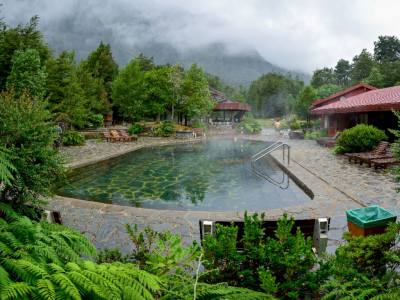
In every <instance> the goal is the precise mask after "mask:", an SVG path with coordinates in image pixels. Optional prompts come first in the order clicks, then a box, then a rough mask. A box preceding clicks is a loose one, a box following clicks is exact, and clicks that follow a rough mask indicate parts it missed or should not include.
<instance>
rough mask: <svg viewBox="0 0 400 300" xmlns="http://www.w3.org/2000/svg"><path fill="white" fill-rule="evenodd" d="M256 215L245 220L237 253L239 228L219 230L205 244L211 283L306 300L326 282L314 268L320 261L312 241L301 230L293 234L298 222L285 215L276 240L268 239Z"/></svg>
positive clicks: (207, 238) (208, 237)
mask: <svg viewBox="0 0 400 300" xmlns="http://www.w3.org/2000/svg"><path fill="white" fill-rule="evenodd" d="M263 217H264V216H263V215H261V218H260V217H259V216H258V215H257V214H255V215H253V216H248V215H247V214H245V217H244V234H243V238H242V240H241V241H239V242H240V243H242V245H243V251H241V252H238V251H237V249H236V243H237V234H238V228H237V227H235V226H230V227H224V226H218V225H217V226H216V232H215V235H214V236H211V235H208V236H206V237H205V239H204V241H203V249H204V257H205V262H204V266H205V268H206V270H207V271H208V272H209V276H208V281H210V282H227V283H228V284H231V285H235V286H242V287H246V288H251V289H254V290H259V291H260V290H263V291H265V292H267V293H274V294H275V295H276V296H278V297H285V298H292V299H304V297H305V295H307V294H308V293H312V292H313V291H314V290H315V289H316V288H317V287H318V284H319V283H320V281H322V280H323V278H322V277H321V276H320V273H319V272H318V271H314V270H313V268H314V266H315V264H316V263H317V259H316V258H315V256H314V253H313V251H312V244H311V239H309V238H307V239H306V238H304V236H303V234H302V233H301V232H300V231H299V230H298V231H297V232H296V233H295V234H292V233H291V232H292V228H293V226H294V220H293V219H289V218H288V217H287V216H286V215H284V216H283V217H282V218H281V219H280V220H279V221H278V228H277V230H276V232H275V237H274V238H271V237H266V236H265V233H264V230H263V228H262V220H263Z"/></svg>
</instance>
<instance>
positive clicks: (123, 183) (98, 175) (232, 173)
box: [59, 139, 309, 211]
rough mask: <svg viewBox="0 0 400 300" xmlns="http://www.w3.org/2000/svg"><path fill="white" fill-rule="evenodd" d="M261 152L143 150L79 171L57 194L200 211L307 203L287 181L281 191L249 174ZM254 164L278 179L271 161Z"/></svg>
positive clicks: (212, 143) (211, 143)
mask: <svg viewBox="0 0 400 300" xmlns="http://www.w3.org/2000/svg"><path fill="white" fill-rule="evenodd" d="M265 146H267V145H266V143H265V142H259V141H248V140H241V139H239V140H233V139H223V140H217V139H211V140H207V141H205V142H202V143H197V144H186V145H174V146H159V147H152V148H143V149H140V150H137V151H134V152H132V153H130V154H128V155H124V156H123V157H120V158H118V159H113V160H111V161H108V162H105V163H99V164H97V165H95V166H94V167H93V166H92V167H90V168H83V169H80V170H79V171H78V172H75V173H79V176H76V177H72V178H71V182H70V184H68V185H67V186H65V187H63V188H62V189H60V190H59V194H61V195H63V196H68V197H73V198H80V199H86V200H92V201H100V202H105V203H113V204H119V205H128V206H136V207H146V208H157V209H175V210H206V211H207V210H213V211H243V210H260V209H269V208H278V207H288V206H292V205H296V204H300V203H303V202H305V201H308V200H309V197H308V196H307V195H306V194H305V193H304V192H303V191H302V190H301V189H300V188H299V187H298V186H297V185H296V184H294V183H293V182H292V181H291V180H290V181H289V188H288V189H281V188H279V187H278V186H275V185H273V184H271V183H270V182H268V181H266V180H265V179H262V178H260V177H258V176H256V175H255V174H254V173H253V172H252V171H251V168H250V158H251V155H252V154H254V153H256V152H257V151H259V150H260V149H262V148H263V147H265ZM258 163H261V167H262V169H263V170H264V172H265V173H266V174H267V175H269V176H270V177H272V178H274V179H276V180H278V178H281V177H282V175H283V173H282V172H283V171H282V170H281V169H280V168H279V167H278V166H277V165H276V163H275V162H274V161H273V159H272V158H270V157H267V158H266V159H264V160H263V161H260V162H258Z"/></svg>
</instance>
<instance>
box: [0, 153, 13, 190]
mask: <svg viewBox="0 0 400 300" xmlns="http://www.w3.org/2000/svg"><path fill="white" fill-rule="evenodd" d="M13 172H15V167H14V165H13V164H12V163H11V155H10V151H8V150H7V149H6V148H4V147H2V146H0V186H1V185H2V184H4V185H11V180H12V179H14V176H13V175H12V173H13ZM1 189H2V187H1V188H0V191H1Z"/></svg>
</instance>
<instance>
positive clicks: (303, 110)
mask: <svg viewBox="0 0 400 300" xmlns="http://www.w3.org/2000/svg"><path fill="white" fill-rule="evenodd" d="M317 98H318V96H317V93H316V91H315V90H314V88H313V87H312V86H310V85H308V86H306V87H304V88H303V89H302V90H301V92H300V94H299V97H298V99H297V102H296V105H295V110H296V114H297V115H298V116H299V117H300V118H303V119H306V118H307V117H308V116H309V109H310V106H311V104H312V103H313V101H314V100H315V99H317Z"/></svg>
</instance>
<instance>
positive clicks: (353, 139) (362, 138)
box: [334, 124, 387, 153]
mask: <svg viewBox="0 0 400 300" xmlns="http://www.w3.org/2000/svg"><path fill="white" fill-rule="evenodd" d="M382 140H387V136H386V134H385V133H384V132H383V131H382V130H380V129H378V128H376V127H374V126H372V125H365V124H358V125H356V126H354V127H352V128H350V129H346V130H344V131H343V132H342V134H341V135H340V137H339V139H338V140H337V146H336V147H335V149H334V151H335V153H347V152H350V153H351V152H364V151H368V150H371V149H372V148H374V147H375V146H376V145H377V144H378V143H379V142H380V141H382Z"/></svg>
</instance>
